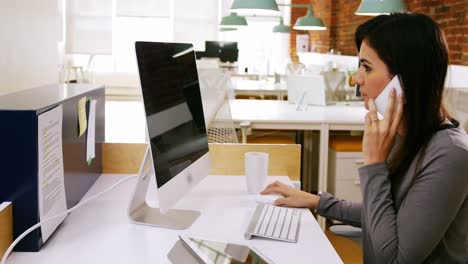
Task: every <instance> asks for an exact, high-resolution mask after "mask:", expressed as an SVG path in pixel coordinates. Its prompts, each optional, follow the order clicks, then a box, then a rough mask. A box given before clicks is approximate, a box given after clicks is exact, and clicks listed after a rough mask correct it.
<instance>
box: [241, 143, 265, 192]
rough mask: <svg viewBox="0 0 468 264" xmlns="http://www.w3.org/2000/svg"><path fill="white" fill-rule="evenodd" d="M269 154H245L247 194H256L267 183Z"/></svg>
mask: <svg viewBox="0 0 468 264" xmlns="http://www.w3.org/2000/svg"><path fill="white" fill-rule="evenodd" d="M268 158H269V154H268V153H265V152H246V153H245V180H246V185H247V192H248V193H249V194H258V193H259V192H260V191H261V190H262V189H263V188H265V184H266V182H267V176H268Z"/></svg>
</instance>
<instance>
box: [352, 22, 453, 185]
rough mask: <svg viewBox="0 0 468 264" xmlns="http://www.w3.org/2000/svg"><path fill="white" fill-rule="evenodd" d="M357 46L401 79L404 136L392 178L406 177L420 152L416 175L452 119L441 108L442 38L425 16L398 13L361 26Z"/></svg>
mask: <svg viewBox="0 0 468 264" xmlns="http://www.w3.org/2000/svg"><path fill="white" fill-rule="evenodd" d="M355 41H356V45H357V48H358V50H359V49H360V47H361V43H362V42H363V41H366V43H367V44H368V45H369V46H371V47H372V48H373V49H374V50H375V51H376V52H377V54H378V56H379V57H380V59H381V60H382V61H383V62H384V63H385V64H386V65H387V68H388V70H389V72H390V74H391V75H392V76H393V75H396V74H398V75H399V76H400V81H401V83H402V86H403V92H404V97H405V104H404V115H403V119H402V122H403V124H404V125H405V128H406V135H405V136H404V137H403V139H402V142H401V144H400V145H399V147H398V148H397V150H396V152H395V154H394V155H393V156H392V158H391V160H389V161H388V167H389V170H390V175H391V176H392V177H399V176H403V175H404V174H405V172H406V171H407V170H408V168H409V166H410V164H411V162H412V161H413V160H414V158H415V157H416V156H417V154H418V152H421V154H420V158H419V159H418V161H417V165H416V171H415V172H414V173H415V176H416V174H417V173H418V170H419V167H420V166H421V160H422V157H423V156H424V153H425V149H426V146H427V143H428V142H429V140H430V139H431V138H432V136H433V135H434V134H435V133H436V132H437V131H438V129H439V127H440V124H441V122H442V121H443V119H444V117H448V118H450V116H449V114H448V113H447V111H446V109H445V107H444V105H443V103H442V98H443V90H444V83H445V77H446V73H447V67H448V49H447V43H446V41H445V37H444V34H443V32H442V30H441V29H440V28H439V26H438V25H437V24H436V23H435V22H434V21H433V20H432V19H431V18H430V17H428V16H426V15H423V14H415V13H397V14H390V15H381V16H377V17H375V18H372V19H370V20H368V21H367V22H365V23H364V24H362V25H360V26H359V27H358V29H357V30H356V34H355ZM413 180H414V179H413Z"/></svg>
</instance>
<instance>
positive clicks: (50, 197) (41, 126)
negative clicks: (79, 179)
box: [37, 105, 67, 242]
mask: <svg viewBox="0 0 468 264" xmlns="http://www.w3.org/2000/svg"><path fill="white" fill-rule="evenodd" d="M62 119H63V110H62V106H61V105H60V106H57V107H55V108H54V109H52V110H49V111H48V112H45V113H43V114H41V115H40V116H39V117H38V134H37V135H38V151H39V152H38V160H39V163H38V164H39V186H38V188H39V190H38V191H39V215H40V221H43V220H45V219H47V218H49V217H52V216H55V215H57V214H59V213H61V212H63V211H66V210H67V201H66V196H65V183H64V181H65V180H64V172H63V151H62V122H63V120H62ZM65 217H66V216H65V215H64V216H61V217H58V218H56V219H53V220H51V221H48V222H46V223H44V224H43V225H42V226H41V232H42V240H43V241H44V242H45V241H46V240H47V239H48V238H49V237H50V235H51V234H52V233H53V232H54V230H55V229H56V228H57V226H58V225H60V223H61V222H62V221H63V220H64V219H65Z"/></svg>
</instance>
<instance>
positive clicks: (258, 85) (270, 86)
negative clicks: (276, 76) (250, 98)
mask: <svg viewBox="0 0 468 264" xmlns="http://www.w3.org/2000/svg"><path fill="white" fill-rule="evenodd" d="M232 84H233V86H234V92H235V93H236V95H237V94H244V95H259V96H260V97H261V98H264V96H265V95H274V96H276V97H277V98H278V100H283V96H284V95H286V94H287V92H288V90H287V88H286V83H284V82H282V83H274V82H273V81H264V80H263V81H257V80H242V79H233V80H232Z"/></svg>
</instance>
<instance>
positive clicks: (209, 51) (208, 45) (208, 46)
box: [200, 41, 239, 62]
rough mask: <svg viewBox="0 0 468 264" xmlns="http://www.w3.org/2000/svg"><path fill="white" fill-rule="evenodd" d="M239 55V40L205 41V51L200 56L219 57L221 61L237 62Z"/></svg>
mask: <svg viewBox="0 0 468 264" xmlns="http://www.w3.org/2000/svg"><path fill="white" fill-rule="evenodd" d="M238 56H239V50H238V49H237V42H229V41H205V52H203V54H202V55H200V57H206V58H219V60H220V61H221V62H236V61H237V59H238Z"/></svg>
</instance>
